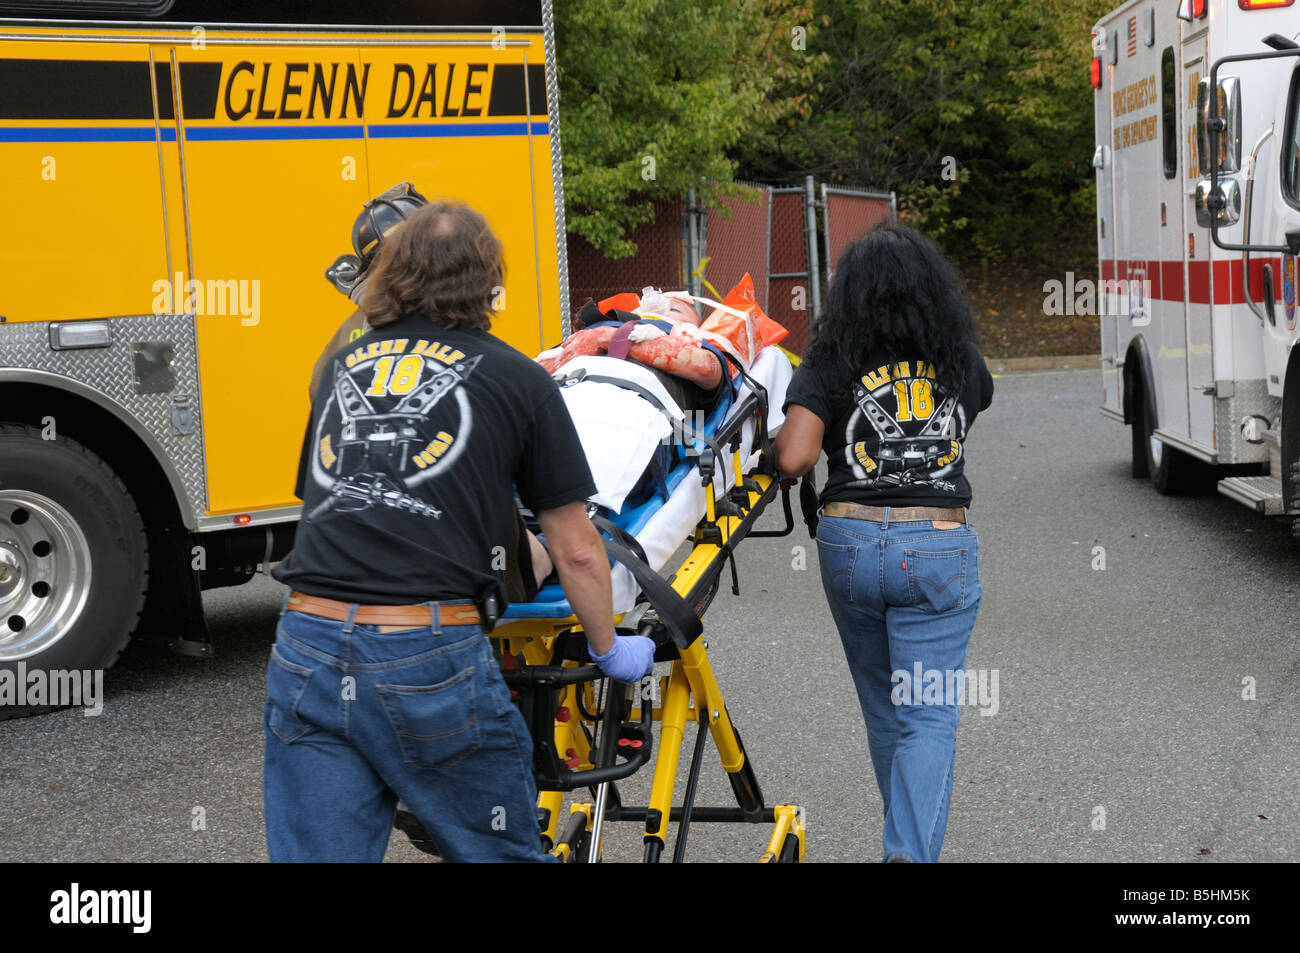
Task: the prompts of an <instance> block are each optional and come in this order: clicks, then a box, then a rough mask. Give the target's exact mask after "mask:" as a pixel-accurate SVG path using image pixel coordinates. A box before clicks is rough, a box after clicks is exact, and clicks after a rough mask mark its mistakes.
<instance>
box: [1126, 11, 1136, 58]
mask: <svg viewBox="0 0 1300 953" xmlns="http://www.w3.org/2000/svg"><path fill="white" fill-rule="evenodd" d="M1137 51H1138V18H1137V17H1136V16H1132V17H1129V18H1128V55H1129V56H1137Z"/></svg>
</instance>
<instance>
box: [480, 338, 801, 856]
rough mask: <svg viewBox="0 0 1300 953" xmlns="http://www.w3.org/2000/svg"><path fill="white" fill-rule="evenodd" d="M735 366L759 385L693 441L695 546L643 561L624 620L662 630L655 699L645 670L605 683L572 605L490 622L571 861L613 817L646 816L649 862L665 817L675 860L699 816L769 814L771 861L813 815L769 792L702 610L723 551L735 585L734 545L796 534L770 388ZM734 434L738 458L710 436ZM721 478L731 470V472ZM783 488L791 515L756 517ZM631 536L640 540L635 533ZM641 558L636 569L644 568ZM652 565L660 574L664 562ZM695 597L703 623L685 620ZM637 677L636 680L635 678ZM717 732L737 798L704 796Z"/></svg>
mask: <svg viewBox="0 0 1300 953" xmlns="http://www.w3.org/2000/svg"><path fill="white" fill-rule="evenodd" d="M737 368H738V371H739V373H740V374H741V375H742V376H745V377H746V378H747V380H746V382H747V383H748V384H749V386H750V388H751V393H750V394H749V395H747V396H746V397H745V398H744V400H743V401H742V402H741V403H740V405H739V410H738V412H736V413H734V414H733V415H732V416H731V417H730V419H729V421H728V422H727V424H726V425H725V426H724V428H722V429H721V430H720V431H719V433H717V434H716V435H714V436H713V437H712V438H711V439H709V440H708V441H707V444H708V445H707V446H706V447H704V448H703V449H702V450H697V451H696V453H695V456H696V458H697V459H696V465H697V466H698V467H699V470H700V477H701V479H702V481H703V482H704V484H705V486H706V488H707V489H706V493H705V499H706V512H705V515H704V517H703V518H702V519H701V520H700V521H699V523H698V524H697V526H696V528H695V531H694V533H693V535H692V536H691V537H690V540H691V542H692V543H693V547H692V549H691V551H690V553H689V554H688V555H687V557H686V558H685V560H684V561H683V562H682V563H681V564H680V566H678V568H677V569H676V571H675V572H674V573H673V574H672V576H671V577H669V578H668V579H667V580H665V581H664V582H663V584H660V585H652V584H651V583H652V582H653V580H652V579H651V578H650V577H647V576H646V571H647V570H648V568H649V567H647V566H645V564H644V563H641V566H640V567H632V566H630V568H634V573H635V574H636V575H637V579H638V581H640V582H643V583H644V584H643V586H642V591H641V594H640V598H639V599H638V603H637V607H636V608H635V609H634V610H632V612H629V613H627V614H626V615H625V616H621V617H619V618H617V619H616V620H615V626H616V629H617V630H618V631H620V632H623V633H636V634H640V635H645V636H649V637H650V638H652V639H654V641H655V643H656V646H657V648H656V652H655V661H656V663H659V662H668V663H670V670H669V673H668V675H667V676H661V677H660V679H659V685H658V688H659V691H658V693H657V694H658V696H659V702H658V703H657V704H656V702H655V700H654V696H655V694H656V693H655V692H654V691H652V690H651V689H652V688H653V686H652V685H650V684H649V682H650V678H653V676H651V677H650V678H647V679H646V680H645V681H643V682H642V684H641V685H640V686H621V685H618V683H614V682H612V681H610V682H609V683H608V686H609V687H612V688H613V689H614V690H609V691H605V692H603V693H602V692H597V690H596V684H597V682H598V681H600V680H602V679H603V678H604V676H603V675H601V673H600V671H599V670H598V669H597V668H596V666H594V665H592V664H589V661H588V659H587V657H586V654H585V653H586V639H585V636H584V635H583V633H582V627H581V624H580V623H579V622H578V620H577V618H576V617H574V616H569V617H568V618H524V619H518V620H514V621H510V622H508V623H506V624H504V625H502V626H501V627H499V628H498V629H497V630H496V631H495V632H494V633H493V634H492V636H491V638H492V640H493V644H494V648H495V649H496V651H497V654H498V657H499V658H500V659H501V661H502V663H503V665H502V668H503V676H504V677H505V679H506V683H507V685H509V686H510V687H511V690H512V695H514V696H515V700H516V703H517V704H519V705H520V708H521V711H523V713H524V715H525V719H526V720H528V721H529V728H530V731H531V732H532V734H533V738H534V776H535V780H536V781H537V784H538V790H539V795H538V823H539V827H540V830H541V837H542V842H543V846H544V849H546V850H547V851H549V852H550V853H551V854H552V855H554V856H555V857H556V858H557V859H558V860H560V861H562V862H576V863H581V862H588V861H595V860H599V859H601V856H602V841H603V838H602V833H603V827H604V824H606V823H609V822H619V821H631V822H639V823H641V824H642V825H643V826H644V853H643V857H642V859H643V860H644V861H645V862H647V863H655V862H658V861H659V860H660V858H661V856H662V855H663V852H664V850H665V848H666V846H667V839H668V828H669V825H670V824H674V823H675V824H676V825H677V837H676V840H675V843H674V847H673V853H672V861H673V862H675V863H676V862H681V861H682V860H684V858H685V853H686V845H687V836H688V834H689V831H690V826H691V824H693V823H751V824H771V825H772V829H771V834H770V836H769V838H768V842H767V846H766V849H765V850H764V852H763V854H762V856H761V857H760V862H764V863H801V862H802V861H803V859H804V849H805V829H804V815H803V810H802V808H801V807H799V806H798V805H795V804H775V805H772V806H769V805H768V804H767V803H766V802H765V800H764V798H763V794H762V791H761V789H760V787H759V783H758V779H757V776H756V774H755V771H754V766H753V762H752V760H751V759H750V757H749V755H748V754H747V752H746V751H745V746H744V743H743V742H742V741H741V738H740V733H739V732H738V730H737V729H736V726H735V723H734V722H733V720H732V717H731V714H730V712H729V711H728V709H727V705H726V702H725V700H724V697H723V693H722V688H721V686H720V685H719V684H718V680H717V677H716V675H715V674H714V671H713V668H712V665H711V664H710V662H709V657H708V643H707V642H706V641H705V639H704V637H703V631H702V630H703V625H702V617H703V615H704V612H705V611H706V610H707V609H708V607H709V605H710V604H711V603H712V601H713V598H714V597H715V596H716V594H717V592H718V589H719V588H720V585H721V581H722V573H723V571H724V568H725V566H726V564H727V563H730V565H731V575H732V591H733V592H734V593H735V594H737V595H738V594H739V591H740V590H739V581H738V578H737V572H736V566H735V560H734V552H735V549H736V547H737V546H738V545H739V543H740V542H741V541H743V540H744V539H746V538H747V537H749V536H755V537H760V536H786V535H788V534H789V533H790V532H791V530H792V529H793V527H794V521H793V516H792V513H791V507H790V495H789V493H790V486H791V482H790V481H781V480H780V479H779V478H778V474H777V471H776V466H775V461H774V457H773V454H772V449H771V443H770V441H769V440H768V435H767V416H768V414H767V411H768V405H767V393H766V390H765V389H764V388H763V387H762V386H761V385H759V384H758V383H757V382H755V381H753V380H752V379H750V378H748V375H746V374H745V372H744V368H743V367H740V365H739V363H738V362H737ZM751 418H756V427H757V430H756V439H755V445H756V447H757V449H758V451H759V455H758V460H757V463H756V465H755V466H754V467H752V468H751V469H750V471H749V472H748V473H745V472H744V470H743V464H742V460H741V429H742V427H743V426H744V424H745V422H746V421H747V420H749V419H751ZM722 445H729V446H728V449H729V451H730V452H729V454H728V456H729V457H730V459H729V460H716V453H715V452H714V449H713V448H717V447H721V446H722ZM715 462H716V463H717V464H719V465H730V466H731V467H732V468H733V473H734V476H735V485H734V486H733V487H732V488H731V489H730V490H729V491H727V492H726V493H725V494H724V496H723V498H722V499H721V500H719V501H715V493H714V492H713V490H712V489H711V487H712V483H713V480H714V477H715V469H716V468H715ZM724 483H725V481H724ZM778 493H779V494H780V495H781V498H782V506H783V510H784V517H785V526H784V527H783V528H782V529H780V530H769V531H758V530H754V529H753V526H754V524H755V522H756V521H757V519H758V517H759V516H760V515H761V514H762V513H763V511H764V510H765V508H766V507H767V505H768V504H769V503H771V502H772V501H773V500H774V499H775V498H776V496H777V494H778ZM597 525H599V526H603V527H604V529H605V531H606V533H607V536H606V537H605V543H606V548H607V549H608V550H609V551H610V554H611V557H612V558H614V559H616V560H617V561H620V562H623V563H624V564H625V565H630V563H629V559H628V557H629V556H631V558H632V560H635V559H636V556H635V554H634V553H629V551H628V548H627V546H625V545H624V541H620V540H619V539H618V538H617V536H618V531H617V528H616V527H613V526H611V525H609V524H607V523H606V522H605V521H597ZM633 545H634V544H633ZM638 568H639V569H640V571H639V572H638V571H637V569H638ZM655 578H658V577H657V576H656V577H655ZM683 609H686V610H687V611H688V612H689V613H690V617H691V618H692V619H693V620H694V622H695V624H694V625H693V626H692V625H682V624H680V620H681V619H682V610H683ZM638 688H639V689H640V690H639V691H638V690H637V689H638ZM691 723H694V724H696V725H697V729H696V737H695V747H694V752H693V755H692V757H691V760H690V765H689V767H688V769H687V773H686V786H685V790H684V792H683V797H682V802H681V803H680V804H674V803H673V800H674V794H675V789H676V783H677V778H678V774H679V769H680V763H681V760H682V742H683V740H684V738H685V735H686V732H687V729H688V725H689V724H691ZM656 724H657V725H658V729H659V730H658V744H657V752H655V753H654V759H655V763H654V774H653V779H652V782H651V791H650V797H649V802H648V804H647V805H646V806H645V807H639V806H638V807H633V806H629V805H627V804H625V803H624V802H623V798H622V797H621V796H620V793H619V789H618V787H617V782H618V781H619V780H622V779H623V778H626V777H629V776H631V775H632V774H634V773H635V772H636V771H638V770H639V769H640V768H641V767H642V766H643V765H644V764H646V763H648V761H649V758H650V757H651V753H652V750H653V748H654V747H655V745H654V738H653V735H654V726H655V725H656ZM710 738H711V739H712V741H713V744H714V747H715V748H716V749H717V752H718V757H719V760H720V762H721V766H722V769H723V771H724V772H725V773H726V774H727V777H728V780H729V781H730V784H731V789H732V792H733V794H734V795H735V798H736V805H735V806H717V807H700V806H696V804H695V797H696V791H697V787H698V782H699V778H700V774H701V770H702V767H703V755H704V749H705V747H706V741H707V740H708V739H710ZM584 787H585V788H587V789H589V790H590V791H591V793H592V800H590V801H580V802H574V803H572V804H571V805H570V808H569V815H568V818H567V821H566V822H565V823H564V824H563V827H562V828H561V817H560V815H561V811H562V809H563V803H564V795H565V792H566V791H572V790H577V789H579V788H584Z"/></svg>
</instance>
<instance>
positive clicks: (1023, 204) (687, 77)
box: [556, 0, 1117, 257]
mask: <svg viewBox="0 0 1300 953" xmlns="http://www.w3.org/2000/svg"><path fill="white" fill-rule="evenodd" d="M1116 2H1117V0H1034V2H1032V3H1016V2H1008V0H803V2H802V3H795V2H791V0H627V2H623V0H559V2H557V3H556V23H557V27H556V30H557V43H558V58H559V67H560V89H561V122H562V130H563V132H562V134H563V139H564V143H563V144H564V175H565V190H566V196H567V200H568V202H567V204H568V214H569V228H570V230H571V231H573V232H576V233H577V234H580V235H582V236H583V237H585V238H587V239H588V240H590V241H591V242H592V243H593V244H595V245H596V246H597V247H598V248H600V249H601V250H602V251H605V252H606V253H607V254H609V253H620V254H626V253H629V252H630V251H631V248H630V246H629V243H628V242H627V240H626V233H627V230H628V229H629V228H630V227H632V226H634V225H636V224H638V223H640V222H644V221H648V220H649V218H650V216H651V214H652V212H651V209H650V205H649V202H648V199H649V198H652V197H661V196H662V197H669V196H672V197H676V196H680V195H682V194H684V193H685V191H686V189H687V188H688V187H690V186H691V185H695V186H696V187H697V189H699V188H701V183H702V180H704V179H707V180H709V181H710V182H712V183H725V182H727V181H730V180H732V179H733V178H734V177H735V176H740V177H743V178H749V179H755V180H758V181H763V182H772V183H778V184H790V183H795V182H798V181H800V180H801V179H802V178H803V176H804V175H806V174H809V173H811V174H812V175H814V176H816V177H817V178H818V179H820V180H823V181H828V182H832V183H839V184H845V185H857V186H865V187H870V188H877V189H886V190H894V191H896V192H897V193H898V196H899V207H900V213H901V214H902V215H903V216H904V217H905V219H906V220H908V221H910V222H912V223H914V224H918V225H919V226H920V227H922V228H924V229H925V230H926V231H927V232H929V233H930V234H931V235H933V236H935V237H936V238H937V239H938V240H939V241H941V242H942V243H943V244H944V245H945V246H946V247H947V248H948V249H949V250H952V251H958V252H965V253H973V254H979V255H983V256H992V257H998V256H1018V257H1035V256H1036V257H1048V256H1049V255H1051V254H1053V253H1057V252H1059V251H1061V250H1067V251H1069V252H1071V253H1077V252H1078V251H1079V248H1080V245H1081V243H1082V244H1084V245H1086V244H1087V243H1089V242H1091V241H1092V240H1093V232H1092V228H1091V226H1090V224H1089V221H1088V220H1089V219H1090V218H1091V216H1092V214H1093V213H1092V208H1093V192H1094V186H1093V173H1092V169H1091V165H1090V160H1091V158H1092V151H1093V147H1094V143H1093V138H1094V136H1093V129H1092V123H1093V119H1092V115H1093V96H1094V95H1095V94H1094V92H1093V90H1092V87H1091V85H1090V84H1089V82H1088V63H1089V60H1090V58H1091V52H1090V48H1089V37H1090V30H1091V27H1092V25H1093V24H1094V23H1095V22H1096V21H1097V19H1099V18H1100V17H1101V16H1102V15H1103V14H1105V13H1106V12H1107V11H1108V10H1110V9H1111V8H1112V7H1113V6H1114V5H1115V4H1116ZM646 157H652V158H653V160H654V162H653V171H654V177H653V178H650V179H647V178H645V177H644V172H645V170H646V168H647V165H646ZM945 172H947V173H949V174H945ZM723 190H725V186H722V185H717V184H714V185H709V186H704V187H703V192H702V194H703V197H704V199H705V200H706V201H709V200H716V198H717V196H718V194H719V192H721V191H723Z"/></svg>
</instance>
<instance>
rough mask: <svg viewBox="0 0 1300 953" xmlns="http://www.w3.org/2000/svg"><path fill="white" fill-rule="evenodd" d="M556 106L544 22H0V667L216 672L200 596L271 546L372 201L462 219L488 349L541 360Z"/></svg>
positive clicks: (555, 224) (372, 17) (551, 318)
mask: <svg viewBox="0 0 1300 953" xmlns="http://www.w3.org/2000/svg"><path fill="white" fill-rule="evenodd" d="M358 18H364V19H365V21H366V22H365V24H364V25H362V24H358V23H357V22H356V21H357V19H358ZM305 21H309V22H305ZM555 97H556V92H555V60H554V40H553V30H552V20H551V8H550V3H549V0H547V2H540V3H539V2H538V0H476V2H474V3H464V2H455V3H447V2H442V3H436V2H426V0H403V2H394V0H373V2H371V3H367V4H364V5H357V4H344V3H341V2H337V0H325V2H318V3H312V4H302V3H288V2H280V3H276V2H270V3H252V2H246V0H220V2H219V0H74V2H59V3H55V2H42V0H34V2H25V0H18V2H3V0H0V219H2V220H3V222H4V226H3V228H0V275H2V276H3V281H2V282H0V667H5V668H10V669H13V668H15V667H16V666H17V665H19V664H22V665H24V666H25V667H26V668H27V669H29V670H30V669H35V668H40V669H97V668H105V667H107V666H109V665H111V664H112V663H113V661H114V660H115V659H116V658H117V656H118V654H119V653H120V652H121V651H122V650H123V648H124V647H125V645H126V643H127V641H128V639H129V637H130V636H131V634H132V632H134V631H137V630H138V631H139V632H140V633H141V634H142V635H143V634H147V635H150V636H162V637H165V638H167V639H168V640H169V641H171V642H172V643H173V644H174V645H175V646H176V647H177V648H179V649H181V650H185V651H192V652H197V653H200V654H206V653H207V652H208V651H209V647H208V640H207V636H206V630H205V628H204V625H203V619H202V604H201V600H200V592H201V590H202V589H207V588H213V587H216V586H223V585H234V584H237V583H240V582H244V581H246V580H248V579H249V578H251V577H252V575H253V574H254V573H256V572H257V571H258V569H259V568H262V567H265V566H267V565H269V564H270V562H272V561H274V560H275V559H278V558H279V557H280V556H282V555H283V554H284V553H285V552H286V551H287V550H288V548H289V546H290V544H291V542H292V536H293V528H294V525H295V521H296V520H297V518H298V515H299V505H298V501H297V500H296V499H295V498H294V495H293V487H294V477H295V472H296V467H297V462H298V454H299V450H300V447H301V439H302V433H303V428H304V426H305V423H306V419H307V414H308V410H309V408H308V388H307V381H308V377H309V374H310V371H311V367H312V363H313V361H314V360H315V358H316V357H317V356H318V355H319V353H320V351H321V349H322V347H323V346H324V345H325V343H326V341H328V340H329V339H330V337H331V336H332V335H333V332H334V330H335V329H336V328H337V327H338V325H339V324H340V322H341V321H342V320H343V319H344V318H346V317H347V316H348V315H349V313H350V312H351V310H352V305H351V304H350V303H349V302H347V301H346V300H344V299H343V298H342V297H341V296H340V295H339V294H338V293H337V292H336V291H335V290H334V288H332V287H331V286H330V284H329V283H328V282H327V281H326V280H325V278H324V276H323V273H324V271H325V269H326V267H327V266H328V265H329V264H330V262H331V261H333V260H334V259H335V258H336V257H337V256H338V254H339V252H340V251H344V250H346V248H347V245H348V236H349V230H350V228H351V226H352V222H353V220H354V219H355V218H356V216H357V214H358V213H359V212H360V211H361V209H362V206H363V204H364V203H365V202H366V201H367V200H368V199H370V198H371V197H373V196H376V195H378V194H379V193H381V192H383V191H384V190H385V189H387V188H388V187H389V186H392V185H393V184H395V183H399V182H410V183H412V184H413V185H414V186H415V187H416V188H417V189H418V190H419V191H420V192H422V193H423V194H424V195H425V196H427V197H428V198H429V199H430V200H434V199H437V198H455V199H461V200H464V201H466V202H468V203H470V204H471V205H473V206H474V207H475V208H477V209H479V210H480V211H481V212H483V213H484V215H486V217H487V218H488V221H489V222H490V224H491V225H492V228H493V229H494V231H495V232H496V234H497V235H498V237H500V238H501V240H502V241H503V243H504V245H505V249H506V267H507V278H506V282H505V285H504V287H503V288H502V289H500V293H499V295H498V296H497V302H496V307H497V315H496V319H495V321H494V330H495V331H496V333H497V334H498V335H499V336H501V337H502V338H503V339H504V340H506V341H508V342H509V343H510V344H513V345H514V346H516V347H518V348H519V349H521V350H523V351H526V352H530V353H534V352H536V351H537V350H540V349H541V348H542V347H543V346H544V344H549V343H553V342H554V341H555V340H557V339H558V338H559V336H560V333H561V329H562V317H561V302H562V301H565V300H567V288H566V287H565V284H566V277H565V276H566V265H565V260H564V242H563V235H564V223H563V201H562V196H561V183H560V175H559V159H560V151H559V150H560V146H559V133H558V129H557V127H556V117H555V105H556V99H555Z"/></svg>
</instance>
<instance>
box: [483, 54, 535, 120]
mask: <svg viewBox="0 0 1300 953" xmlns="http://www.w3.org/2000/svg"><path fill="white" fill-rule="evenodd" d="M529 107H531V108H532V114H533V115H534V116H545V115H546V68H545V67H544V66H542V65H540V64H529V66H528V101H527V104H525V102H524V67H523V65H522V64H519V65H514V64H511V63H503V64H500V65H498V66H497V68H496V69H495V70H494V71H493V73H492V96H491V98H490V99H489V100H488V110H487V114H488V115H489V116H525V115H527V114H528V109H529Z"/></svg>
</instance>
